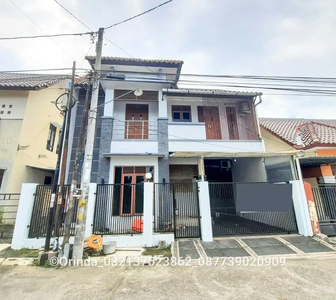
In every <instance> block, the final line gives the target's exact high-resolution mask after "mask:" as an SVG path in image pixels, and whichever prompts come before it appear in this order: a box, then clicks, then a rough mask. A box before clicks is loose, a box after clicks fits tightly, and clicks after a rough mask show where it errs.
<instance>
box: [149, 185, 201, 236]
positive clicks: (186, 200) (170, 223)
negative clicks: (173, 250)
mask: <svg viewBox="0 0 336 300" xmlns="http://www.w3.org/2000/svg"><path fill="white" fill-rule="evenodd" d="M154 194H155V200H154V231H155V232H161V233H162V232H174V235H175V237H176V238H193V237H195V238H198V237H201V229H200V211H199V200H198V187H197V183H196V182H195V183H156V184H155V192H154Z"/></svg>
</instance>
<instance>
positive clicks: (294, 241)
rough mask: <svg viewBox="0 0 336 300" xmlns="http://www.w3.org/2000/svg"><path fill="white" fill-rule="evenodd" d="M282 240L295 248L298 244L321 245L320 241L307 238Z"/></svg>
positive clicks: (297, 237) (288, 237)
mask: <svg viewBox="0 0 336 300" xmlns="http://www.w3.org/2000/svg"><path fill="white" fill-rule="evenodd" d="M282 238H283V239H284V240H286V241H287V242H289V243H291V244H293V245H294V246H296V245H298V244H319V242H318V241H316V240H314V239H312V238H310V237H306V236H286V237H282Z"/></svg>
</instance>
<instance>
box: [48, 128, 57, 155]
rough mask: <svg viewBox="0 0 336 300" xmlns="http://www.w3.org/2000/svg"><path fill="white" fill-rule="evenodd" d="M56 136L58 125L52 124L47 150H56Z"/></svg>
mask: <svg viewBox="0 0 336 300" xmlns="http://www.w3.org/2000/svg"><path fill="white" fill-rule="evenodd" d="M55 136H56V127H55V126H54V125H51V124H50V127H49V133H48V139H47V150H49V151H53V150H54V143H55Z"/></svg>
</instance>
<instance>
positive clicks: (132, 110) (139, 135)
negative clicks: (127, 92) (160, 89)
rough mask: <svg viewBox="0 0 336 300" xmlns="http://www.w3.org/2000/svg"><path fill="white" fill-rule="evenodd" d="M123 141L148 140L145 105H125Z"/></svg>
mask: <svg viewBox="0 0 336 300" xmlns="http://www.w3.org/2000/svg"><path fill="white" fill-rule="evenodd" d="M125 139H131V140H134V139H142V140H146V139H148V105H147V104H126V118H125Z"/></svg>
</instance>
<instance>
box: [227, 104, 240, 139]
mask: <svg viewBox="0 0 336 300" xmlns="http://www.w3.org/2000/svg"><path fill="white" fill-rule="evenodd" d="M226 118H227V122H228V129H229V139H230V140H239V133H238V124H237V113H236V108H235V107H233V106H227V107H226Z"/></svg>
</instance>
